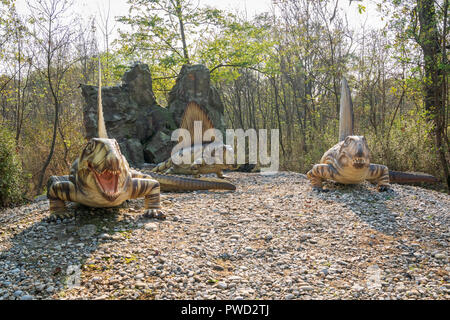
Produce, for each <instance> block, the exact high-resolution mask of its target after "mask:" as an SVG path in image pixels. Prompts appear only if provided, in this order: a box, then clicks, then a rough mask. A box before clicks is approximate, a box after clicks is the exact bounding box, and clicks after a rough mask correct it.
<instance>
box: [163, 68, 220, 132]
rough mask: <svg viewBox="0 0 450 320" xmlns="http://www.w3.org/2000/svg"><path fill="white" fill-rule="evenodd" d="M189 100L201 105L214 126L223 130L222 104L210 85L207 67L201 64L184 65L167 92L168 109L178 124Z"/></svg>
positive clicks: (215, 90) (214, 89) (216, 92)
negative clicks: (173, 84)
mask: <svg viewBox="0 0 450 320" xmlns="http://www.w3.org/2000/svg"><path fill="white" fill-rule="evenodd" d="M189 102H196V103H198V104H199V105H200V107H202V108H203V109H204V110H205V111H206V113H207V114H208V116H209V118H210V119H211V121H212V122H213V124H214V128H216V129H219V130H220V131H222V132H223V131H224V130H225V121H224V118H223V113H224V106H223V103H222V101H221V100H220V96H219V93H218V91H217V89H216V88H215V87H214V86H212V85H211V79H210V73H209V70H208V68H206V66H204V65H202V64H196V65H184V66H183V67H182V68H181V71H180V74H179V75H178V77H177V80H176V83H175V86H174V87H173V88H172V90H171V91H170V93H169V101H168V103H169V106H168V108H169V111H170V112H172V113H173V115H174V120H175V122H176V124H177V126H179V125H180V124H181V120H182V117H183V113H184V110H185V109H186V106H187V104H188V103H189Z"/></svg>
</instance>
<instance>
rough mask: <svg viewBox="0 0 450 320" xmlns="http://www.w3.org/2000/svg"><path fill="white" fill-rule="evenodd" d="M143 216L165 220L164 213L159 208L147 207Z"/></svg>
mask: <svg viewBox="0 0 450 320" xmlns="http://www.w3.org/2000/svg"><path fill="white" fill-rule="evenodd" d="M144 217H146V218H154V219H158V220H165V219H166V215H165V214H164V212H162V211H161V210H159V209H147V210H145V213H144Z"/></svg>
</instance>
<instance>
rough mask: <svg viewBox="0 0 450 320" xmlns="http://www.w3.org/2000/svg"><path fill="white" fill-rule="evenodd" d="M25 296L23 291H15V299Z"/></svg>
mask: <svg viewBox="0 0 450 320" xmlns="http://www.w3.org/2000/svg"><path fill="white" fill-rule="evenodd" d="M22 295H23V291H22V290H17V291H15V292H14V297H17V298H18V297H20V296H22Z"/></svg>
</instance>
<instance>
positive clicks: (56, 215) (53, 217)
mask: <svg viewBox="0 0 450 320" xmlns="http://www.w3.org/2000/svg"><path fill="white" fill-rule="evenodd" d="M71 217H72V214H71V213H70V212H66V211H54V212H51V213H50V216H48V218H47V219H46V221H48V222H56V221H57V220H58V219H59V220H63V219H66V218H71Z"/></svg>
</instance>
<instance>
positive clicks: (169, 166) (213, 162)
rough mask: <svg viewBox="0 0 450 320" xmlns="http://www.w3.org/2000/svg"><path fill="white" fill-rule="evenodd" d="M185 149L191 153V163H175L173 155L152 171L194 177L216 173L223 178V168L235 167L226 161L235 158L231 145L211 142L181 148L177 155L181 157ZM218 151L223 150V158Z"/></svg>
mask: <svg viewBox="0 0 450 320" xmlns="http://www.w3.org/2000/svg"><path fill="white" fill-rule="evenodd" d="M220 149H221V150H220ZM183 150H184V152H189V153H190V164H183V163H181V164H175V163H174V162H173V160H172V157H170V158H169V159H168V160H166V161H164V162H162V163H160V164H158V165H157V166H156V167H155V168H153V169H152V172H155V173H156V172H163V173H166V174H184V175H193V176H194V177H200V175H201V174H208V173H215V174H216V175H217V177H218V178H223V177H224V175H223V170H227V169H228V170H231V169H235V165H234V164H227V163H226V162H227V159H233V155H234V153H233V148H232V147H231V146H230V145H226V144H223V143H218V142H211V143H208V144H204V145H202V146H201V147H194V146H192V147H187V148H184V149H181V150H179V151H178V153H177V154H176V155H175V157H179V159H181V157H182V154H183ZM218 151H222V152H223V153H222V155H223V158H222V157H221V155H220V154H219V152H218ZM208 155H209V156H208Z"/></svg>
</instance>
